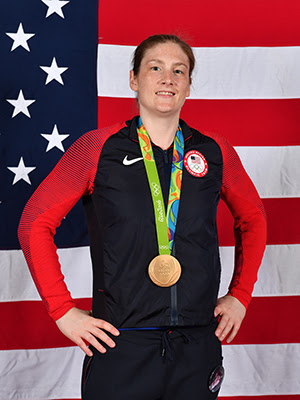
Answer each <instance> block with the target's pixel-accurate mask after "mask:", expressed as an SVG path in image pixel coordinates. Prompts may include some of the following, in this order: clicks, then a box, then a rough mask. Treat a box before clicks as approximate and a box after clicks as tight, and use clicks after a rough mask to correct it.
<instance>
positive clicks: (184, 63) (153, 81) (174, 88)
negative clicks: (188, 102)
mask: <svg viewBox="0 0 300 400" xmlns="http://www.w3.org/2000/svg"><path fill="white" fill-rule="evenodd" d="M130 87H131V89H132V90H134V91H135V92H137V94H138V101H139V107H140V113H141V115H142V114H145V113H147V114H148V115H160V116H162V115H166V116H170V115H177V116H178V117H179V114H180V110H181V107H182V106H183V104H184V102H185V99H186V97H188V96H189V95H190V77H189V59H188V56H187V55H186V54H185V52H184V51H183V50H182V49H181V47H180V46H179V45H178V44H176V43H173V42H166V43H161V44H157V45H156V46H154V47H152V48H150V49H148V50H147V51H146V52H145V55H144V57H143V59H142V61H141V65H140V70H139V73H138V75H137V76H135V75H134V73H133V71H130Z"/></svg>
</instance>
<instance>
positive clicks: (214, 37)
mask: <svg viewBox="0 0 300 400" xmlns="http://www.w3.org/2000/svg"><path fill="white" fill-rule="evenodd" d="M108 15H111V16H113V17H112V18H107V16H108ZM145 16H146V18H144V17H145ZM168 17H169V18H168ZM166 19H167V20H168V21H167V23H166ZM299 19H300V2H299V1H298V0H289V1H285V0H272V2H269V1H262V0H244V1H240V0H231V1H230V2H229V3H228V2H226V1H224V0H215V1H212V2H209V1H206V2H204V1H202V2H187V3H185V4H184V6H182V7H181V6H179V5H178V4H176V2H175V3H174V1H171V0H164V1H163V2H157V3H155V2H153V1H150V0H144V1H143V3H142V7H141V2H140V1H139V0H132V1H131V2H130V7H128V3H127V2H126V1H123V2H118V6H117V12H116V4H115V2H113V1H100V2H99V41H100V42H101V43H106V44H119V45H137V44H138V43H139V42H140V41H142V40H143V39H145V38H146V37H147V36H149V35H153V34H156V33H177V34H179V35H181V36H183V37H184V38H185V39H186V40H188V41H189V43H190V44H191V45H192V46H198V47H199V46H207V47H213V46H296V45H297V44H299V43H300V30H299ZM137 26H138V29H137ZM120 31H121V32H122V33H121V34H120Z"/></svg>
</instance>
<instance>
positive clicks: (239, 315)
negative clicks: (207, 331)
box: [215, 295, 246, 343]
mask: <svg viewBox="0 0 300 400" xmlns="http://www.w3.org/2000/svg"><path fill="white" fill-rule="evenodd" d="M245 314H246V307H245V306H244V305H243V304H242V303H241V302H240V301H239V300H238V299H237V298H235V297H233V296H230V295H226V296H224V297H220V298H219V299H218V301H217V306H216V308H215V317H217V316H218V315H219V316H220V320H219V324H218V327H217V329H216V332H215V334H216V336H217V338H218V339H219V340H220V341H222V340H224V339H225V338H226V336H227V335H228V334H229V333H230V335H229V336H228V338H227V340H226V342H227V343H230V342H231V341H232V340H233V339H234V338H235V336H236V334H237V333H238V331H239V329H240V326H241V323H242V321H243V319H244V317H245Z"/></svg>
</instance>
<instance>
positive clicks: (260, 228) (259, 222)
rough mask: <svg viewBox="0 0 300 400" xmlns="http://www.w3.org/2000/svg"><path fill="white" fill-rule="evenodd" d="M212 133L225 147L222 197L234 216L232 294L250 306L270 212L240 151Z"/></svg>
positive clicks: (222, 148) (230, 292)
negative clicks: (265, 209)
mask: <svg viewBox="0 0 300 400" xmlns="http://www.w3.org/2000/svg"><path fill="white" fill-rule="evenodd" d="M209 136H211V137H212V138H213V139H214V140H215V141H216V142H217V143H218V144H219V146H220V147H221V151H222V156H223V182H222V189H221V198H222V199H223V200H224V201H225V203H226V204H227V206H228V208H229V210H230V211H231V214H232V215H233V217H234V235H235V265H234V273H233V277H232V280H231V283H230V286H229V291H228V294H230V295H232V296H234V297H236V298H237V299H238V300H239V301H240V302H241V303H242V304H243V305H244V306H245V307H247V306H248V304H249V302H250V300H251V295H252V292H253V287H254V284H255V282H256V280H257V272H258V269H259V267H260V264H261V261H262V257H263V254H264V250H265V246H266V236H267V226H266V215H265V211H264V207H263V204H262V202H261V199H260V197H259V195H258V193H257V191H256V189H255V187H254V185H253V183H252V181H251V179H250V178H249V176H248V175H247V173H246V171H245V169H244V167H243V165H242V163H241V161H240V159H239V156H238V155H237V153H236V151H235V150H234V149H233V147H232V146H231V145H230V144H229V143H228V142H227V141H226V140H225V139H224V138H222V137H219V136H217V135H209Z"/></svg>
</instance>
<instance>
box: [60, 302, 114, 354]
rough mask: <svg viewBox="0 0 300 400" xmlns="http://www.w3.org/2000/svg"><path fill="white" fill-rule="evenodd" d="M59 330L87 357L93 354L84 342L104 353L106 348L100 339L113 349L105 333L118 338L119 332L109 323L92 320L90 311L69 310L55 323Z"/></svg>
mask: <svg viewBox="0 0 300 400" xmlns="http://www.w3.org/2000/svg"><path fill="white" fill-rule="evenodd" d="M56 324H57V326H58V328H59V330H60V331H61V332H62V333H63V334H64V335H65V336H67V338H69V339H70V340H72V341H73V342H74V343H76V344H77V345H78V346H79V347H80V348H81V349H82V350H83V351H84V352H85V353H86V354H87V355H88V356H90V357H91V356H92V355H93V353H92V351H91V350H90V349H89V347H88V345H87V344H86V342H88V343H90V344H91V345H92V346H93V347H95V349H97V350H98V351H99V352H100V353H105V352H106V348H105V347H104V346H102V344H101V343H100V342H99V340H97V339H100V340H101V341H102V342H104V343H105V344H106V345H107V346H109V347H112V348H113V347H115V346H116V343H115V342H114V341H113V340H112V339H111V338H110V337H109V336H108V335H107V334H106V333H105V331H107V332H109V333H111V334H112V335H114V336H118V335H119V334H120V332H119V331H118V330H117V329H116V328H115V327H114V326H113V325H111V324H110V323H109V322H106V321H104V320H102V319H97V318H93V317H92V316H91V312H90V311H86V310H79V309H78V308H76V307H73V308H71V310H69V311H67V312H66V313H65V315H63V316H62V317H61V318H59V319H58V320H57V321H56Z"/></svg>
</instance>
